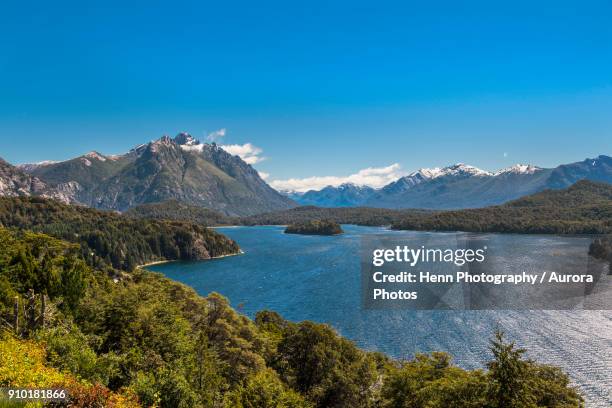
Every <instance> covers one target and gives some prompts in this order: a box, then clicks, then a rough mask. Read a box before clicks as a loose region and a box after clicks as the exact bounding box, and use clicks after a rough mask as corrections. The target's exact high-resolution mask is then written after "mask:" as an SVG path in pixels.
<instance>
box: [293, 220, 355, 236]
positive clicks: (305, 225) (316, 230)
mask: <svg viewBox="0 0 612 408" xmlns="http://www.w3.org/2000/svg"><path fill="white" fill-rule="evenodd" d="M343 232H344V231H342V227H340V224H338V223H337V222H335V221H330V220H312V221H306V222H299V223H295V224H290V225H288V226H287V228H285V234H306V235H338V234H342V233H343Z"/></svg>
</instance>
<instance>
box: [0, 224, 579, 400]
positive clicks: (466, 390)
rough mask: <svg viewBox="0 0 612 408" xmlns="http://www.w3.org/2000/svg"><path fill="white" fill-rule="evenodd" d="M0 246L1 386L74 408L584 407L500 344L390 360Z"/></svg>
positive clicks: (37, 246) (269, 316) (149, 282)
mask: <svg viewBox="0 0 612 408" xmlns="http://www.w3.org/2000/svg"><path fill="white" fill-rule="evenodd" d="M0 241H1V243H2V245H3V248H4V250H3V252H2V256H0V317H1V320H0V327H1V329H2V330H0V387H6V386H24V385H31V386H38V387H50V386H58V385H59V386H62V387H65V388H67V389H68V391H69V393H70V396H71V397H70V398H71V402H70V405H69V406H73V407H92V406H93V407H138V406H147V407H152V406H158V407H163V408H165V407H168V408H170V407H172V408H175V407H180V408H193V407H206V408H208V407H219V408H247V407H248V408H256V407H257V408H258V407H261V408H265V407H281V408H282V407H285V408H375V407H376V408H394V407H415V408H421V407H422V408H426V407H427V408H447V407H449V406H452V407H485V406H486V407H492V408H502V407H504V408H505V407H513V406H514V407H527V406H533V407H556V408H561V407H563V408H567V407H580V406H582V398H581V397H580V395H579V394H578V392H577V391H576V390H575V389H574V388H573V387H572V386H571V385H570V384H569V379H568V377H567V375H566V374H564V373H563V372H562V371H560V370H559V369H558V368H555V367H551V366H547V365H541V364H537V363H535V362H533V361H530V360H527V359H525V358H524V355H523V353H524V350H521V349H519V348H517V347H516V346H515V345H514V344H513V343H509V342H507V341H506V340H505V339H504V338H503V336H502V335H501V334H499V333H498V334H497V336H496V337H495V338H494V339H493V340H492V343H491V351H492V359H491V360H490V361H489V362H488V363H487V364H486V367H487V368H486V369H484V370H464V369H461V368H459V367H457V366H456V365H454V364H453V363H452V360H451V357H450V356H449V355H447V354H445V353H432V354H418V355H416V356H415V357H414V359H411V360H406V361H395V360H392V359H390V358H388V357H386V356H384V355H382V354H380V353H373V352H366V351H363V350H360V349H359V348H357V347H356V346H355V345H354V343H352V342H351V341H349V340H347V339H345V338H343V337H341V336H339V335H338V334H337V333H336V332H335V331H334V330H333V329H332V328H331V327H329V326H327V325H324V324H317V323H313V322H301V323H294V322H289V321H287V320H285V319H283V318H282V317H281V316H279V315H278V314H277V313H274V312H270V311H263V312H260V313H258V314H257V317H256V319H255V321H251V320H249V319H248V318H247V317H245V316H242V315H240V314H238V313H237V312H236V311H235V310H233V309H232V308H231V307H230V305H229V303H228V301H227V300H226V299H225V298H223V297H222V296H220V295H217V294H210V295H209V296H207V297H201V296H199V295H197V294H196V293H195V292H194V291H193V290H192V289H190V288H188V287H186V286H184V285H182V284H180V283H177V282H173V281H171V280H169V279H166V278H164V277H162V276H161V275H158V274H154V273H150V272H147V271H144V270H137V271H135V272H134V273H132V274H130V275H127V276H126V278H125V279H123V280H120V281H113V280H112V279H111V278H109V277H108V275H107V274H106V273H104V272H101V271H98V270H97V269H96V268H91V267H90V266H88V265H87V264H86V262H85V260H84V259H82V258H81V253H80V250H79V248H78V246H77V245H75V244H72V243H68V242H65V241H61V240H58V239H56V238H53V237H49V236H47V235H44V234H40V233H31V232H18V231H10V230H7V229H0ZM15 304H16V305H18V307H17V311H18V314H17V315H15V314H14V311H15V308H14V305H15Z"/></svg>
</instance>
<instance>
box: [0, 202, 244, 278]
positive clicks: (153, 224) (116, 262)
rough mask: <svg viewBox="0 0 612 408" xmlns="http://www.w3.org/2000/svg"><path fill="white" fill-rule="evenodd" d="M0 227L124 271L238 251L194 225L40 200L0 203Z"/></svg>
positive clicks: (226, 239)
mask: <svg viewBox="0 0 612 408" xmlns="http://www.w3.org/2000/svg"><path fill="white" fill-rule="evenodd" d="M0 225H2V226H4V227H9V228H17V229H26V230H31V231H36V232H43V233H45V234H48V235H51V236H53V237H56V238H60V239H63V240H66V241H69V242H74V243H77V244H79V245H80V248H81V254H82V256H83V258H84V259H85V261H86V262H87V263H88V264H89V265H90V266H94V267H99V268H103V267H112V268H115V269H121V270H127V271H131V270H132V269H134V267H135V266H137V265H141V264H145V263H148V262H152V261H159V260H178V259H180V260H196V259H207V258H210V257H215V256H219V255H226V254H230V253H236V252H237V251H238V250H239V248H238V245H237V244H236V243H235V242H234V241H232V240H230V239H228V238H226V237H225V236H223V235H221V234H218V233H216V232H215V231H213V230H210V229H207V228H205V227H204V226H201V225H198V224H194V223H190V222H186V221H164V220H149V219H138V220H136V219H133V218H129V217H125V216H122V215H120V214H118V213H116V212H111V211H100V210H94V209H90V208H85V207H78V206H70V205H65V204H61V203H58V202H56V201H53V200H48V199H44V198H40V197H15V198H7V197H3V198H0Z"/></svg>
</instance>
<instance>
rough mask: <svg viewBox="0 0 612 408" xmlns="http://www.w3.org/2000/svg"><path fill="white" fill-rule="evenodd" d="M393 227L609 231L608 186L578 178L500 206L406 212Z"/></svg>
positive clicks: (611, 188) (611, 205) (611, 202)
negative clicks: (565, 187) (415, 212)
mask: <svg viewBox="0 0 612 408" xmlns="http://www.w3.org/2000/svg"><path fill="white" fill-rule="evenodd" d="M393 228H394V229H403V230H434V231H470V232H514V233H544V234H606V233H610V232H612V185H610V184H607V183H595V182H591V181H586V180H582V181H579V182H578V183H576V184H574V185H573V186H571V187H569V188H567V189H564V190H546V191H543V192H540V193H536V194H533V195H530V196H527V197H523V198H520V199H518V200H515V201H511V202H509V203H506V204H504V205H500V206H494V207H487V208H478V209H471V210H458V211H441V212H433V213H429V214H419V215H415V214H409V215H408V216H406V217H403V218H402V219H401V220H399V221H396V222H394V223H393Z"/></svg>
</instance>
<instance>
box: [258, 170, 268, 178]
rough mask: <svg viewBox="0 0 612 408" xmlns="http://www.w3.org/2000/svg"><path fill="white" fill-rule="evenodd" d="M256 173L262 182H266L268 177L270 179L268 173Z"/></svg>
mask: <svg viewBox="0 0 612 408" xmlns="http://www.w3.org/2000/svg"><path fill="white" fill-rule="evenodd" d="M258 173H259V177H261V179H262V180H266V179H267V178H268V177H270V173H265V172H263V171H258Z"/></svg>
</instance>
